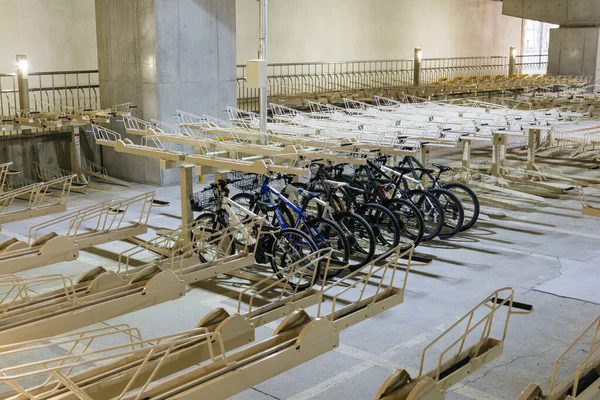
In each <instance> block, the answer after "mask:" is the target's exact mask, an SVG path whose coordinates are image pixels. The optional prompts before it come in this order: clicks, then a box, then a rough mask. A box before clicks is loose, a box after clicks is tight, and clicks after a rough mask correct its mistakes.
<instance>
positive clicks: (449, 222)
mask: <svg viewBox="0 0 600 400" xmlns="http://www.w3.org/2000/svg"><path fill="white" fill-rule="evenodd" d="M428 192H429V193H432V194H433V195H434V196H435V197H436V198H437V199H438V201H439V202H440V204H441V205H442V209H443V210H444V226H443V227H442V230H441V231H440V233H439V235H438V237H439V238H440V239H450V238H451V237H452V236H454V235H456V234H457V233H458V232H460V229H461V228H462V224H463V220H464V216H465V212H464V209H463V206H462V204H461V203H460V200H459V198H458V197H457V196H456V195H455V194H454V193H452V192H451V191H449V190H446V189H440V188H433V189H429V190H428Z"/></svg>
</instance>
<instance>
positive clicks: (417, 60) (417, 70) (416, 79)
mask: <svg viewBox="0 0 600 400" xmlns="http://www.w3.org/2000/svg"><path fill="white" fill-rule="evenodd" d="M413 67H414V70H413V85H415V86H419V85H420V84H421V48H420V47H415V57H414V59H413Z"/></svg>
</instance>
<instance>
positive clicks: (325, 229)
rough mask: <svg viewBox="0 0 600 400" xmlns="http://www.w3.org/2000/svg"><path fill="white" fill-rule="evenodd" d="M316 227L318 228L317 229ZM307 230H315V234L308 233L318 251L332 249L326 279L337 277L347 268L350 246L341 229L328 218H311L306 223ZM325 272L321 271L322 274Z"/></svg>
mask: <svg viewBox="0 0 600 400" xmlns="http://www.w3.org/2000/svg"><path fill="white" fill-rule="evenodd" d="M317 225H319V226H318V228H317ZM305 227H306V228H307V229H309V228H312V229H315V230H316V231H317V232H316V233H317V234H313V233H312V232H311V233H310V236H311V237H312V239H313V242H315V244H316V245H317V248H318V249H319V250H320V249H328V248H331V249H333V253H332V254H331V261H330V263H329V270H328V271H327V278H332V277H334V276H337V275H339V274H340V273H341V272H342V271H343V270H344V269H346V268H348V267H349V260H350V244H349V243H348V239H347V238H346V235H345V233H344V231H343V230H342V228H341V227H340V226H339V225H338V224H337V223H336V222H335V221H332V220H330V219H329V218H311V219H309V220H307V221H306V226H305ZM324 272H325V271H323V273H324Z"/></svg>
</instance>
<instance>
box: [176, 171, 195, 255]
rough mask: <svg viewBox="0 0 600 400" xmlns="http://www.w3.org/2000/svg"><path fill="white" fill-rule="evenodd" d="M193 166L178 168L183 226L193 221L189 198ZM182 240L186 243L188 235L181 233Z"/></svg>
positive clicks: (192, 190) (191, 190)
mask: <svg viewBox="0 0 600 400" xmlns="http://www.w3.org/2000/svg"><path fill="white" fill-rule="evenodd" d="M192 171H193V166H191V165H185V166H183V167H180V168H179V181H180V185H181V224H182V225H183V226H186V225H190V224H192V223H193V222H194V213H193V212H192V204H191V202H190V199H191V198H192V194H193V193H194V185H193V183H192ZM183 236H184V242H185V243H186V244H187V243H189V240H190V235H183Z"/></svg>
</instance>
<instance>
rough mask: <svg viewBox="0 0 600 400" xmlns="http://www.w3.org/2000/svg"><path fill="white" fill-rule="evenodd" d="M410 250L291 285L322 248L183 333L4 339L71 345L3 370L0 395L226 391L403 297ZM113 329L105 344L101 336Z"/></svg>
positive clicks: (33, 347) (330, 345) (3, 352)
mask: <svg viewBox="0 0 600 400" xmlns="http://www.w3.org/2000/svg"><path fill="white" fill-rule="evenodd" d="M406 254H408V262H407V264H406V266H405V269H406V272H405V275H404V279H403V283H401V284H399V285H398V284H395V282H396V281H397V280H398V275H399V271H398V263H399V261H400V259H401V257H402V256H403V255H406ZM411 254H412V249H409V250H408V251H407V252H405V253H401V252H400V248H397V249H396V252H395V253H394V254H393V255H392V256H391V258H390V259H389V260H388V261H386V262H384V263H380V265H376V263H377V262H376V261H375V262H372V263H370V264H368V265H366V266H364V267H363V268H361V269H359V270H357V271H355V272H353V273H351V274H349V275H348V276H346V277H344V278H342V279H340V280H339V281H336V282H335V283H333V284H326V283H323V285H322V287H321V288H320V289H312V290H310V291H309V292H308V294H302V293H301V292H298V291H296V290H295V289H292V288H291V287H290V286H289V285H287V282H288V281H289V279H290V276H291V275H293V274H298V273H302V274H304V273H307V274H311V275H312V277H313V279H315V270H316V268H315V265H316V264H317V263H320V264H321V265H323V264H322V263H324V268H325V270H327V269H328V268H329V258H330V255H331V250H328V249H323V250H320V251H318V252H317V253H316V254H313V255H310V256H309V257H307V259H305V260H299V261H298V262H296V263H295V265H292V266H291V268H290V270H289V271H288V273H287V275H286V276H283V277H275V275H271V276H265V277H264V281H261V282H257V283H256V285H255V286H253V287H252V288H247V289H245V290H244V291H243V292H242V293H240V306H238V310H239V311H241V308H242V300H241V299H242V298H244V297H246V298H248V299H249V300H248V301H247V302H244V304H248V305H247V312H246V313H244V314H239V313H238V314H233V315H230V314H228V313H227V312H226V311H225V310H223V309H216V310H214V311H212V312H210V313H209V314H208V315H206V316H205V317H204V318H202V320H201V321H200V322H199V323H198V324H197V326H196V328H195V329H192V330H188V331H184V332H180V333H177V334H172V335H166V336H161V337H157V338H152V339H146V340H144V339H142V338H141V335H140V333H139V331H137V330H136V329H133V328H131V327H129V326H126V325H119V326H115V327H106V328H105V327H103V328H99V329H92V330H87V331H82V332H79V333H76V334H67V335H62V336H58V337H55V338H52V339H50V344H49V343H48V341H47V339H44V340H43V341H39V340H36V339H31V340H28V341H25V342H21V343H11V344H7V345H5V346H2V347H0V359H2V357H6V356H8V357H14V356H15V355H16V356H17V357H18V356H19V355H25V354H30V353H34V354H35V353H39V352H44V350H47V349H49V348H51V347H52V346H59V347H60V348H64V349H67V352H66V354H64V355H61V356H59V357H56V356H55V355H54V354H52V355H51V356H50V358H48V357H47V356H46V357H43V359H42V360H38V361H35V362H32V363H29V364H24V365H21V366H9V367H5V368H2V369H0V374H1V375H2V377H0V382H3V383H7V384H8V385H9V386H10V387H12V388H13V390H14V392H5V393H4V394H0V398H8V397H9V396H12V395H13V394H17V393H20V394H21V395H23V396H29V397H31V396H39V397H41V398H64V399H68V398H84V399H90V398H94V399H104V398H106V399H108V398H113V397H118V398H122V399H130V398H131V399H133V398H140V397H142V396H143V398H154V397H156V396H171V395H177V396H179V397H182V398H199V397H203V396H208V397H210V398H214V399H225V398H227V397H229V396H231V395H234V394H236V393H239V392H241V391H243V390H245V389H248V388H250V387H251V386H253V385H255V384H257V383H260V382H262V381H264V380H266V379H269V378H271V377H273V376H276V375H278V374H280V373H282V372H284V371H286V370H288V369H290V368H293V367H295V366H297V365H300V364H302V363H305V362H307V361H309V360H311V359H313V358H315V357H318V356H319V355H321V354H324V353H326V352H328V351H331V350H333V349H335V348H336V347H338V346H339V331H341V330H342V329H345V328H347V327H349V326H352V325H354V324H356V323H359V322H360V321H363V320H365V319H367V318H369V317H372V316H374V315H377V314H379V313H381V312H383V311H384V310H386V309H388V308H391V307H393V306H395V305H398V304H400V303H402V302H403V298H404V290H405V287H406V278H407V276H408V270H409V268H410V255H411ZM307 261H308V262H307ZM273 289H279V290H280V291H279V293H278V294H276V295H275V300H274V301H273V302H272V303H271V304H267V305H266V306H262V307H259V308H254V307H252V302H253V300H256V299H257V298H260V297H263V296H264V295H265V294H266V293H267V292H271V291H272V290H273ZM308 299H310V301H307V300H308ZM340 303H343V305H341V306H340ZM315 308H316V309H315ZM311 310H313V311H314V312H315V316H311V315H310V314H311ZM276 320H281V322H280V323H279V324H278V327H277V328H276V329H275V331H274V333H273V336H272V337H271V338H268V339H266V340H263V341H260V342H257V343H252V342H254V340H255V334H254V330H255V328H256V327H258V326H260V325H263V324H265V323H267V322H270V321H276ZM109 337H110V339H111V340H109V342H108V344H102V340H104V339H107V338H109ZM115 341H117V342H118V343H117V344H115ZM248 344H249V346H246V347H243V346H245V345H248ZM31 378H36V379H31ZM24 381H25V383H24ZM31 382H34V383H31Z"/></svg>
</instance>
